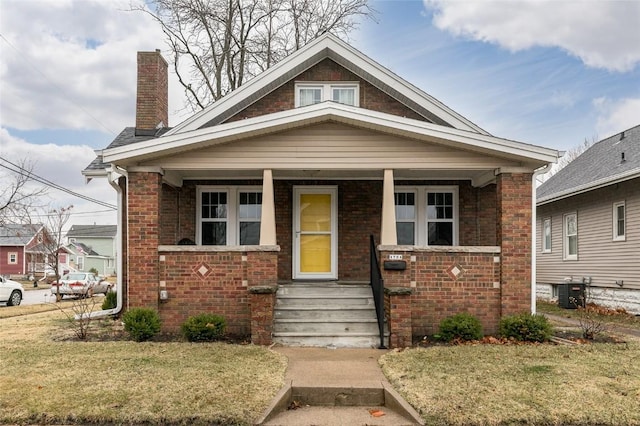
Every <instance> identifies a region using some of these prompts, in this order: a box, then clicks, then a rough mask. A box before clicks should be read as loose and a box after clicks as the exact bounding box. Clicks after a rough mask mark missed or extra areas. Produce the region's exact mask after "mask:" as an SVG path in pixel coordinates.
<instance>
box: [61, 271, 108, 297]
mask: <svg viewBox="0 0 640 426" xmlns="http://www.w3.org/2000/svg"><path fill="white" fill-rule="evenodd" d="M109 291H111V283H109V282H108V281H104V280H102V279H101V278H98V277H96V276H95V275H94V274H92V273H91V272H71V273H69V274H65V275H63V276H62V277H61V278H60V279H59V280H58V281H56V282H53V283H51V294H52V295H55V296H58V295H59V296H60V298H62V296H80V297H91V296H93V295H94V294H98V293H102V294H107V293H108V292H109Z"/></svg>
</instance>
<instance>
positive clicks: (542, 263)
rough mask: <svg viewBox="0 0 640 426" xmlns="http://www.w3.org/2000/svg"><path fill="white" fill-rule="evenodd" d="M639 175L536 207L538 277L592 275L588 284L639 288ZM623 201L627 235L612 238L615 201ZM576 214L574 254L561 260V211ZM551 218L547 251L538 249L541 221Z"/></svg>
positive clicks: (551, 279) (559, 278)
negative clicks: (620, 284)
mask: <svg viewBox="0 0 640 426" xmlns="http://www.w3.org/2000/svg"><path fill="white" fill-rule="evenodd" d="M638 188H640V179H635V180H632V181H628V182H623V183H619V184H617V185H612V186H608V187H606V188H601V189H598V190H595V191H591V192H588V193H584V194H580V195H576V196H573V197H571V198H566V199H563V200H559V201H557V202H554V203H550V204H544V205H541V206H539V207H538V210H537V232H536V241H537V245H536V246H537V252H538V255H537V281H538V283H544V284H559V283H562V282H563V281H564V279H565V278H567V277H573V278H574V279H582V277H591V285H592V286H597V287H608V288H619V286H618V285H617V284H616V280H623V281H624V288H625V289H636V290H640V267H639V265H640V190H639V189H638ZM618 201H625V209H626V233H625V237H626V240H625V241H613V204H614V203H616V202H618ZM571 212H575V213H577V216H578V260H563V256H562V254H563V215H564V214H566V213H571ZM546 218H551V230H552V232H551V238H552V246H551V253H542V239H541V232H542V221H543V220H544V219H546Z"/></svg>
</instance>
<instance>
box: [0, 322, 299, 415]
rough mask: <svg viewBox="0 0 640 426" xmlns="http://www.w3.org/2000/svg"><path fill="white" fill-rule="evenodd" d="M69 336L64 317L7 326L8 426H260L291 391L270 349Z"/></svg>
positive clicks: (2, 331) (2, 395) (0, 383)
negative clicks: (271, 406)
mask: <svg viewBox="0 0 640 426" xmlns="http://www.w3.org/2000/svg"><path fill="white" fill-rule="evenodd" d="M96 325H97V324H96ZM66 327H67V325H66V321H65V320H64V316H63V315H62V314H61V313H60V312H59V311H52V312H46V313H39V314H33V315H26V316H19V317H11V318H2V319H0V371H2V378H1V380H0V424H7V423H8V424H72V423H76V424H78V423H80V424H87V423H94V424H105V423H109V424H142V423H147V424H208V425H211V424H251V423H252V421H253V420H254V419H255V418H257V417H259V416H260V414H262V411H263V410H264V409H265V408H266V406H267V404H268V403H269V402H270V400H271V398H272V397H273V396H274V395H275V394H276V393H277V392H278V390H279V389H280V388H281V387H282V385H283V382H284V370H285V367H286V360H285V359H284V357H283V356H281V355H279V354H277V353H275V352H272V351H270V350H268V349H265V348H262V347H258V346H253V345H232V344H226V343H207V344H192V343H186V342H170V343H165V342H151V343H135V342H133V341H103V342H96V341H89V342H79V341H70V340H68V339H67V338H66V337H65V338H63V339H60V337H61V336H69V335H70V333H69V331H68V330H66V329H65V328H66Z"/></svg>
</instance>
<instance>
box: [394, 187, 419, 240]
mask: <svg viewBox="0 0 640 426" xmlns="http://www.w3.org/2000/svg"><path fill="white" fill-rule="evenodd" d="M395 204H396V233H397V236H398V244H399V245H410V246H412V245H415V244H416V230H417V226H416V211H417V209H416V207H417V206H416V193H415V191H402V192H396V193H395Z"/></svg>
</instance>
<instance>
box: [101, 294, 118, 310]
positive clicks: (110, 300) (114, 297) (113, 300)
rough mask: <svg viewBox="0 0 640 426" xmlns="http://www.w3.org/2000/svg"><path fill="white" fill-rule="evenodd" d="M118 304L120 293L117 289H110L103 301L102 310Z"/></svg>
mask: <svg viewBox="0 0 640 426" xmlns="http://www.w3.org/2000/svg"><path fill="white" fill-rule="evenodd" d="M117 304H118V294H117V293H116V292H115V291H108V292H107V294H106V295H105V297H104V301H103V302H102V310H103V311H106V310H107V309H113V308H115V307H116V305H117Z"/></svg>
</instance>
